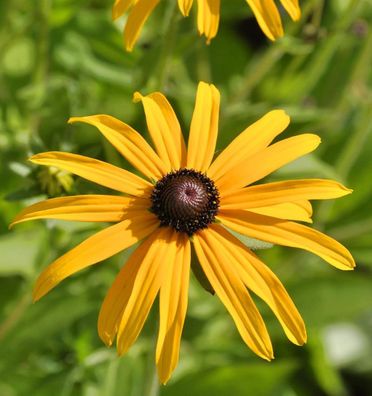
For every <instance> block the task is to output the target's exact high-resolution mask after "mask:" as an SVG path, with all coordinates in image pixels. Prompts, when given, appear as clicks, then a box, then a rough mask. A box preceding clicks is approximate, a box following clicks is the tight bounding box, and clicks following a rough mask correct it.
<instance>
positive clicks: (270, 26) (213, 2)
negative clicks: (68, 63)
mask: <svg viewBox="0 0 372 396" xmlns="http://www.w3.org/2000/svg"><path fill="white" fill-rule="evenodd" d="M246 1H247V3H248V5H249V6H250V7H251V9H252V11H253V13H254V15H255V17H256V20H257V22H258V24H259V26H260V28H261V30H262V31H263V32H264V34H265V35H266V36H267V37H268V38H269V39H270V40H275V39H277V38H279V37H282V36H283V26H282V21H281V17H280V13H279V10H278V7H277V6H276V4H275V2H274V0H246ZM159 2H160V0H115V3H114V5H113V8H112V18H113V19H117V18H119V17H121V16H122V15H123V14H124V13H126V12H129V15H128V20H127V23H126V26H125V28H124V42H125V47H126V49H127V50H128V51H131V50H132V49H133V47H134V45H135V43H136V41H137V39H138V37H139V35H140V32H141V29H142V27H143V25H144V24H145V22H146V20H147V18H148V17H149V16H150V14H151V13H152V11H153V10H154V9H155V7H156V6H157V5H158V4H159ZM197 3H198V17H197V24H198V32H199V34H200V35H204V36H206V38H207V42H210V40H212V39H213V38H214V37H215V36H216V34H217V31H218V25H219V21H220V0H198V2H197ZM280 3H281V4H282V6H283V7H284V9H285V10H286V11H287V13H288V14H289V15H290V17H291V18H292V19H293V20H294V21H297V20H298V19H300V16H301V9H300V6H299V3H298V0H280ZM192 5H193V0H178V6H179V9H180V11H181V13H182V14H183V15H184V16H188V15H189V12H190V9H191V7H192Z"/></svg>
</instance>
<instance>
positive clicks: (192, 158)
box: [187, 82, 220, 172]
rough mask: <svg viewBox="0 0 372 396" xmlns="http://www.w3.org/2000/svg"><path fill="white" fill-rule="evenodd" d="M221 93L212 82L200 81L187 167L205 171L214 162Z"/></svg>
mask: <svg viewBox="0 0 372 396" xmlns="http://www.w3.org/2000/svg"><path fill="white" fill-rule="evenodd" d="M219 109H220V93H219V92H218V90H217V88H216V87H215V86H214V85H212V84H206V83H204V82H201V83H199V86H198V90H197V93H196V101H195V109H194V114H193V116H192V121H191V127H190V136H189V143H188V153H187V167H188V168H193V169H195V170H198V171H200V172H205V171H206V170H207V169H208V168H209V165H210V164H211V162H212V159H213V154H214V150H215V147H216V140H217V134H218V117H219Z"/></svg>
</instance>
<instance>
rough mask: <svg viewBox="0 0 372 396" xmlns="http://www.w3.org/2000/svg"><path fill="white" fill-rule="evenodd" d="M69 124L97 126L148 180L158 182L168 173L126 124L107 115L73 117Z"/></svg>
mask: <svg viewBox="0 0 372 396" xmlns="http://www.w3.org/2000/svg"><path fill="white" fill-rule="evenodd" d="M68 122H69V123H74V122H84V123H87V124H90V125H93V126H95V127H96V128H97V129H98V130H99V131H100V132H101V133H102V135H103V136H104V137H105V138H106V139H107V140H108V141H109V142H110V143H111V144H112V145H113V146H114V147H115V148H116V149H117V150H118V151H119V152H120V153H121V154H122V156H123V157H124V158H126V159H127V160H128V161H129V162H130V163H131V164H132V165H133V166H134V167H135V168H137V169H138V170H139V171H140V172H141V173H143V174H144V175H145V176H147V177H148V178H150V179H154V180H157V179H160V178H161V177H163V176H164V175H165V174H166V173H167V172H166V168H165V165H164V164H163V162H162V161H161V159H160V158H159V157H158V155H157V154H156V153H155V151H154V150H153V149H152V147H151V146H150V145H149V144H148V143H147V142H146V140H145V139H144V138H143V137H142V136H141V135H140V134H139V133H138V132H137V131H135V130H134V129H133V128H131V127H130V126H129V125H127V124H125V123H124V122H121V121H119V120H118V119H116V118H114V117H111V116H108V115H105V114H98V115H93V116H88V117H72V118H70V119H69V121H68Z"/></svg>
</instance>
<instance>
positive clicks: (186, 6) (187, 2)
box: [178, 0, 194, 16]
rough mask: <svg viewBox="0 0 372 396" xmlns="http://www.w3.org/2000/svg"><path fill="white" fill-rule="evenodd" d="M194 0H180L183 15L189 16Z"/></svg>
mask: <svg viewBox="0 0 372 396" xmlns="http://www.w3.org/2000/svg"><path fill="white" fill-rule="evenodd" d="M193 1H194V0H178V7H179V8H180V10H181V12H182V15H183V16H188V15H189V12H190V9H191V6H192V3H193Z"/></svg>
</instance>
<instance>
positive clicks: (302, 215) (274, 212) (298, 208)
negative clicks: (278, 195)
mask: <svg viewBox="0 0 372 396" xmlns="http://www.w3.org/2000/svg"><path fill="white" fill-rule="evenodd" d="M312 209H313V208H312V206H311V203H310V202H309V201H296V202H283V203H280V204H276V205H270V206H263V207H260V208H252V209H249V211H250V212H253V213H258V214H262V215H265V216H270V217H275V218H277V219H283V220H296V221H305V222H307V223H312V222H313V221H312V220H311V216H312V214H313V210H312Z"/></svg>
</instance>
